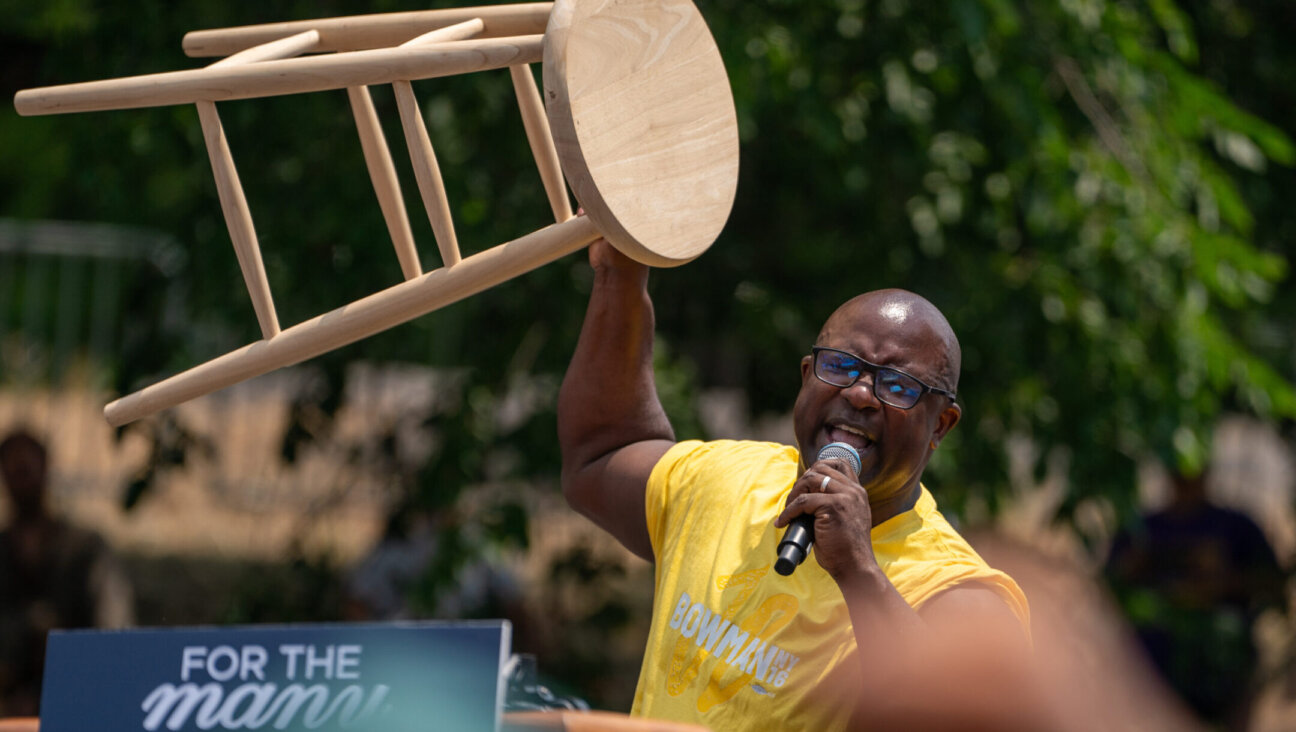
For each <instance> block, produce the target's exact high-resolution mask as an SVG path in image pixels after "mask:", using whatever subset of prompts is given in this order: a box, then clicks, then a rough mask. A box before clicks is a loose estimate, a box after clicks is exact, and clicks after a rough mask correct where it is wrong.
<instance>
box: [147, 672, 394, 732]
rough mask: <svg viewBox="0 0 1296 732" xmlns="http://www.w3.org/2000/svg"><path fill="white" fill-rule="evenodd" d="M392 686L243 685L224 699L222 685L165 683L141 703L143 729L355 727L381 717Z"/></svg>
mask: <svg viewBox="0 0 1296 732" xmlns="http://www.w3.org/2000/svg"><path fill="white" fill-rule="evenodd" d="M390 691H391V687H389V686H386V685H385V684H378V685H376V686H374V687H373V688H372V689H370V690H368V691H366V690H365V688H364V687H362V686H359V685H358V684H351V685H349V686H346V687H343V688H342V689H341V690H340V691H338V692H337V695H336V696H333V697H330V696H329V689H328V687H326V686H325V685H324V684H315V685H313V686H310V687H304V686H302V685H301V684H289V685H288V686H285V687H284V688H283V689H279V688H278V687H276V686H275V685H274V684H242V685H240V686H238V687H236V688H235V689H234V690H233V691H231V692H230V694H229V695H228V696H225V695H224V689H222V688H221V686H220V685H219V684H215V683H212V684H204V685H202V686H199V685H197V684H181V685H180V686H176V685H174V684H161V685H159V686H158V687H157V688H156V689H154V690H153V691H152V692H151V693H150V694H149V695H148V697H146V698H145V699H144V703H143V704H141V709H143V711H144V713H145V715H146V716H145V718H144V722H143V727H144V729H145V730H149V731H150V732H152V731H153V730H157V729H159V728H160V727H162V726H163V725H164V724H165V726H166V728H167V729H170V730H179V729H182V728H191V727H190V725H192V727H196V728H198V729H200V730H210V729H215V728H217V727H222V728H224V729H229V730H235V729H248V730H255V729H262V728H264V727H265V726H266V724H267V723H268V722H270V720H271V719H273V720H274V724H273V727H274V729H286V728H288V727H290V726H291V727H298V726H305V727H306V728H308V729H315V728H317V727H320V726H322V725H324V724H326V723H328V722H330V721H331V720H334V719H336V720H337V723H338V724H339V725H340V726H342V727H350V726H353V725H355V724H357V723H359V722H364V721H365V720H368V719H370V718H373V717H375V716H377V715H378V714H379V713H380V712H381V710H382V708H383V706H384V702H385V701H386V699H387V695H388V693H389V692H390Z"/></svg>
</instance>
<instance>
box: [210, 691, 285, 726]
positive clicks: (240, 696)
mask: <svg viewBox="0 0 1296 732" xmlns="http://www.w3.org/2000/svg"><path fill="white" fill-rule="evenodd" d="M274 696H275V685H274V684H243V685H241V686H239V687H238V688H236V689H234V692H233V693H232V694H230V695H229V696H227V697H225V701H224V702H223V703H222V704H221V706H220V711H218V712H217V713H216V717H215V722H216V724H219V725H221V726H222V727H224V728H225V729H239V728H241V727H246V728H248V729H255V727H254V726H253V725H254V724H255V723H256V720H257V718H258V717H260V716H261V715H262V713H264V712H265V708H266V706H267V705H268V704H270V702H271V700H273V699H274ZM244 699H248V700H249V703H248V707H247V709H244V710H243V713H242V714H236V712H238V707H239V705H240V704H242V703H243V700H244ZM257 726H259V725H257Z"/></svg>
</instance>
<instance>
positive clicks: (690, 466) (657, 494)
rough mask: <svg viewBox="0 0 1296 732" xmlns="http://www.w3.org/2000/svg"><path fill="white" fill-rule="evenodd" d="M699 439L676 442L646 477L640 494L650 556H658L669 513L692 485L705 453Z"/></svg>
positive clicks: (704, 448) (685, 497) (703, 445)
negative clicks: (642, 497)
mask: <svg viewBox="0 0 1296 732" xmlns="http://www.w3.org/2000/svg"><path fill="white" fill-rule="evenodd" d="M705 445H706V443H704V442H702V441H701V440H685V441H683V442H678V443H676V444H675V445H674V446H672V447H671V448H670V449H669V450H667V451H666V454H665V455H662V457H661V459H660V460H658V461H657V464H656V465H655V466H653V470H652V473H651V474H649V476H648V489H647V490H646V491H644V513H645V515H646V516H647V519H648V538H649V539H650V540H651V541H652V548H653V555H654V556H661V542H662V541H663V539H664V538H665V535H666V526H667V525H668V521H669V510H670V507H671V505H672V504H673V503H674V502H675V501H677V500H686V499H687V496H688V494H689V492H690V490H691V488H692V486H693V485H694V481H693V480H692V478H693V477H694V476H695V474H696V473H697V471H698V468H699V463H701V462H704V460H703V459H702V458H703V456H704V454H705V453H706V452H707V450H706V447H705Z"/></svg>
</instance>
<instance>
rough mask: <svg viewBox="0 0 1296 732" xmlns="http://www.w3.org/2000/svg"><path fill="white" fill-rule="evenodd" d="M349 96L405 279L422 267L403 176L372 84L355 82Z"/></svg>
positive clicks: (388, 230) (413, 276) (370, 172)
mask: <svg viewBox="0 0 1296 732" xmlns="http://www.w3.org/2000/svg"><path fill="white" fill-rule="evenodd" d="M347 99H348V100H350V102H351V112H352V115H353V116H354V117H355V121H356V131H357V132H358V133H359V134H360V149H361V150H362V151H363V152H364V159H365V167H366V168H368V170H369V180H370V181H372V182H373V187H374V194H375V195H377V196H378V208H379V209H381V210H382V214H383V221H384V222H385V223H386V224H387V233H388V234H390V235H391V240H392V246H393V247H395V249H396V259H397V260H399V261H400V267H401V274H403V275H404V276H405V279H407V280H412V279H414V278H415V277H418V276H419V275H421V274H423V267H422V265H420V264H419V257H418V249H416V248H415V246H414V232H413V231H411V230H410V224H409V215H408V214H406V212H405V201H404V199H403V198H402V197H401V190H400V178H398V177H397V175H396V165H395V163H394V162H393V161H392V157H391V150H390V148H388V147H387V138H386V137H385V136H384V135H383V131H382V123H381V122H380V121H379V120H378V113H377V112H376V111H375V110H374V106H373V97H371V96H370V95H369V87H367V86H354V87H350V88H348V89H347Z"/></svg>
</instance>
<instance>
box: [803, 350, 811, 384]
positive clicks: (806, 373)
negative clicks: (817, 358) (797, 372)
mask: <svg viewBox="0 0 1296 732" xmlns="http://www.w3.org/2000/svg"><path fill="white" fill-rule="evenodd" d="M813 368H814V356H802V357H801V383H802V384H804V383H805V382H806V379H808V378H810V370H811V369H813Z"/></svg>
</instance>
